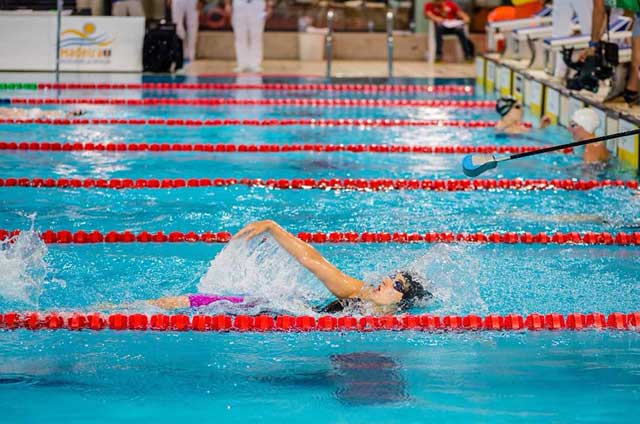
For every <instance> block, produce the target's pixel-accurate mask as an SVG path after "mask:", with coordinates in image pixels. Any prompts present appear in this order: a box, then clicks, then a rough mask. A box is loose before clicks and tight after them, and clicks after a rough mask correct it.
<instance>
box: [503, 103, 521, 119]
mask: <svg viewBox="0 0 640 424" xmlns="http://www.w3.org/2000/svg"><path fill="white" fill-rule="evenodd" d="M523 114H524V112H523V108H522V103H520V102H516V103H515V104H514V105H513V106H512V107H511V110H510V111H509V112H507V114H506V115H505V116H504V117H503V118H502V119H504V120H509V121H522V117H523Z"/></svg>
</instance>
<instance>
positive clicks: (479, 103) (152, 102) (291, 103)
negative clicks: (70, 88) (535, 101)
mask: <svg viewBox="0 0 640 424" xmlns="http://www.w3.org/2000/svg"><path fill="white" fill-rule="evenodd" d="M0 103H10V104H13V105H98V106H99V105H109V106H113V105H118V106H274V107H282V106H284V107H385V108H389V107H422V108H456V109H471V108H494V107H495V106H496V102H495V101H493V100H440V99H434V100H422V99H229V98H201V99H173V98H166V97H159V98H144V99H123V98H63V99H61V98H20V97H14V98H11V99H0Z"/></svg>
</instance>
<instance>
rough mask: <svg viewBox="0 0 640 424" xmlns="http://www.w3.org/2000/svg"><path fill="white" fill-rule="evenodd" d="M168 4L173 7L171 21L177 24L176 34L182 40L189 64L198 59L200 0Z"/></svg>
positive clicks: (185, 58)
mask: <svg viewBox="0 0 640 424" xmlns="http://www.w3.org/2000/svg"><path fill="white" fill-rule="evenodd" d="M168 4H169V6H170V7H171V20H172V21H173V23H174V24H176V33H177V34H178V37H180V39H182V46H183V48H184V62H185V64H188V63H189V62H192V61H194V60H195V58H196V42H197V40H198V25H199V22H198V0H168ZM185 21H186V27H185Z"/></svg>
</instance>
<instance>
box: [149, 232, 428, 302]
mask: <svg viewBox="0 0 640 424" xmlns="http://www.w3.org/2000/svg"><path fill="white" fill-rule="evenodd" d="M266 234H270V235H271V236H272V237H273V238H274V239H275V240H276V241H277V242H278V244H279V245H280V246H282V247H283V248H284V250H286V251H287V252H288V253H289V254H290V255H291V256H292V257H293V258H295V259H296V260H297V261H298V262H299V263H300V264H301V265H302V266H303V267H305V268H306V269H308V270H309V271H310V272H311V273H312V274H314V275H315V276H316V277H317V278H318V280H320V281H321V282H322V284H324V286H325V287H326V288H327V290H329V291H330V292H331V293H332V294H333V295H334V296H335V297H336V298H337V299H335V300H333V301H331V302H330V303H328V304H327V305H324V306H323V307H321V308H317V312H319V313H329V314H331V313H339V312H343V311H354V312H357V311H363V310H366V311H374V313H377V314H392V313H395V312H399V311H400V312H402V311H406V310H407V309H409V308H411V307H412V306H413V305H414V304H415V302H416V301H418V300H420V299H424V300H428V299H430V298H432V297H433V295H432V294H431V293H430V292H429V291H427V290H426V289H425V287H424V285H423V283H421V282H420V280H419V278H418V277H417V276H416V275H415V274H413V273H411V272H409V271H397V272H394V273H393V274H391V275H390V276H389V277H385V278H383V279H382V282H381V283H380V284H379V285H378V286H377V287H373V286H370V285H367V284H366V283H365V282H363V281H361V280H359V279H357V278H353V277H351V276H349V275H347V274H345V273H343V272H342V271H341V270H339V269H338V268H337V267H335V266H334V265H333V264H331V263H330V262H329V261H327V260H326V259H325V258H324V257H323V256H322V255H321V254H320V253H319V252H318V251H317V250H316V249H315V248H314V247H312V246H311V245H310V244H308V243H305V242H304V241H302V240H300V239H298V238H297V237H296V236H294V235H293V234H291V233H289V232H288V231H286V230H285V229H284V228H282V227H281V226H280V225H278V224H277V223H276V222H274V221H270V220H267V221H258V222H253V223H251V224H248V225H247V226H246V227H244V228H243V229H242V230H240V231H239V232H238V233H237V234H236V235H235V236H234V237H233V238H234V239H241V238H244V239H245V240H247V241H249V240H251V239H253V238H254V237H258V236H261V235H266ZM221 300H226V301H229V302H232V303H239V304H241V303H243V301H244V300H243V298H241V297H230V296H218V295H210V294H194V295H183V296H171V297H163V298H160V299H154V300H148V301H147V302H149V303H150V304H152V305H154V306H156V307H159V308H162V309H179V308H190V307H191V308H197V307H201V306H207V305H210V304H212V303H214V302H218V301H221Z"/></svg>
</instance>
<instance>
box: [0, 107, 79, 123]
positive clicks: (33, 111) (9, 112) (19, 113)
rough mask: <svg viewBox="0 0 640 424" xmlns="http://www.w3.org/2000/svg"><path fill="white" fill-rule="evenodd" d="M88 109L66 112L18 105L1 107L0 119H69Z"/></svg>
mask: <svg viewBox="0 0 640 424" xmlns="http://www.w3.org/2000/svg"><path fill="white" fill-rule="evenodd" d="M85 113H86V111H84V110H82V109H76V110H72V111H70V112H65V111H62V110H42V109H40V108H37V107H32V108H28V109H23V108H17V107H0V119H16V120H21V121H22V120H27V119H68V118H73V117H76V116H82V115H84V114H85Z"/></svg>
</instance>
